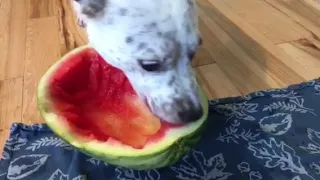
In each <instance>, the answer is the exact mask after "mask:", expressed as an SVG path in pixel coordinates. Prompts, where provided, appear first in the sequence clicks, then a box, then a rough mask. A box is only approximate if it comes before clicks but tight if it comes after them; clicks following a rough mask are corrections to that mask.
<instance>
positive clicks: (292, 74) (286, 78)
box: [199, 0, 305, 87]
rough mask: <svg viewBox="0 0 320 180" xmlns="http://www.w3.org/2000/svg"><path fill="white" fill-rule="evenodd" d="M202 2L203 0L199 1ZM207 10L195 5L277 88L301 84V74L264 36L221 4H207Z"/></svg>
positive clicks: (215, 0) (213, 1) (211, 0)
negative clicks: (250, 58) (264, 70)
mask: <svg viewBox="0 0 320 180" xmlns="http://www.w3.org/2000/svg"><path fill="white" fill-rule="evenodd" d="M202 1H206V0H201V1H200V2H202ZM209 2H210V3H211V6H210V7H205V6H203V5H201V3H199V5H200V7H202V8H203V9H206V11H205V14H206V16H207V17H208V18H210V19H212V20H213V21H215V22H216V23H217V24H218V25H219V26H220V27H222V29H223V30H224V31H226V32H227V33H228V34H229V35H230V37H231V38H232V39H233V40H234V41H235V42H236V43H237V44H238V45H239V46H241V47H242V48H243V50H245V51H246V53H247V54H248V55H249V56H251V57H252V58H253V59H254V60H256V62H257V63H258V64H259V66H260V67H261V68H263V69H266V70H268V72H269V73H270V74H269V75H270V76H271V77H272V78H273V79H274V80H275V81H276V83H277V84H279V85H280V86H281V87H285V86H287V85H288V84H296V83H300V82H303V81H305V79H304V78H303V77H302V76H300V72H301V71H304V69H303V68H302V67H299V66H298V65H297V64H292V62H293V61H292V57H290V56H289V55H287V54H286V53H285V52H283V51H282V50H281V49H280V48H278V47H277V46H276V45H275V44H274V43H272V42H271V41H269V40H268V39H267V38H266V37H265V36H264V35H262V34H261V33H260V32H259V31H257V30H256V29H255V28H253V27H252V26H251V25H250V24H248V23H247V22H245V21H244V20H243V19H241V18H240V17H239V16H238V15H237V14H235V13H233V11H232V9H231V8H230V7H229V6H228V4H226V3H225V2H224V1H220V0H209Z"/></svg>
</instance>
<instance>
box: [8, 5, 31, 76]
mask: <svg viewBox="0 0 320 180" xmlns="http://www.w3.org/2000/svg"><path fill="white" fill-rule="evenodd" d="M11 4H12V7H11V9H12V11H11V13H10V17H11V18H10V34H9V36H8V37H9V45H8V59H7V63H6V71H5V72H6V74H5V79H11V78H17V77H22V76H23V70H24V61H25V47H26V28H27V9H26V0H11Z"/></svg>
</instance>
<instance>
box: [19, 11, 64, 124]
mask: <svg viewBox="0 0 320 180" xmlns="http://www.w3.org/2000/svg"><path fill="white" fill-rule="evenodd" d="M26 57H27V58H26V62H25V71H24V86H23V122H24V123H26V124H30V123H39V122H42V118H41V117H40V113H39V112H38V109H37V102H36V87H37V84H38V82H39V80H40V78H41V77H42V75H43V74H44V73H45V71H46V70H47V69H48V68H49V66H51V65H52V64H53V63H54V62H56V61H57V60H58V59H59V58H60V57H61V53H60V42H59V31H58V21H57V18H56V17H47V18H40V19H34V20H30V21H28V25H27V47H26Z"/></svg>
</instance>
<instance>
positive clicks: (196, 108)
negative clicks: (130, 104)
mask: <svg viewBox="0 0 320 180" xmlns="http://www.w3.org/2000/svg"><path fill="white" fill-rule="evenodd" d="M143 101H144V103H145V104H146V106H147V107H148V108H149V110H150V112H152V113H153V114H154V115H155V116H157V117H158V118H160V119H161V121H162V122H165V123H170V124H176V125H183V124H187V123H192V122H194V121H197V120H199V119H200V118H201V117H202V116H203V114H204V111H203V107H202V105H201V103H199V104H195V103H192V102H190V101H188V100H184V101H175V102H174V103H170V104H163V105H160V106H159V105H155V103H153V101H152V100H148V99H147V98H145V97H144V98H143ZM183 102H184V104H183Z"/></svg>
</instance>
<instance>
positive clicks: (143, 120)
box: [48, 49, 173, 148]
mask: <svg viewBox="0 0 320 180" xmlns="http://www.w3.org/2000/svg"><path fill="white" fill-rule="evenodd" d="M49 84H50V85H49V86H50V87H49V88H48V89H49V94H50V99H51V100H52V103H53V107H54V108H55V110H56V111H57V113H58V114H59V115H60V116H63V117H64V118H65V119H66V120H67V122H68V124H69V125H70V127H71V129H72V130H73V131H74V133H77V134H79V135H81V136H83V137H85V138H88V139H96V140H99V141H107V140H108V139H109V138H113V139H115V140H117V141H120V142H122V143H124V144H127V145H130V146H132V147H134V148H143V147H144V145H145V144H146V143H147V142H154V141H157V140H158V139H161V137H163V136H164V133H165V132H166V130H167V129H169V128H172V127H173V126H172V125H170V124H165V123H164V122H162V121H160V119H158V118H157V117H156V116H154V115H153V114H152V113H151V112H150V110H149V109H148V107H147V106H146V105H145V104H144V103H143V102H142V101H141V100H140V99H139V98H138V96H137V94H136V92H135V91H134V89H133V88H132V86H131V84H130V82H129V81H128V79H127V77H126V76H125V74H124V73H123V72H122V71H121V70H119V69H117V68H115V67H113V66H111V65H109V64H107V63H106V61H104V60H103V59H102V58H101V56H99V55H98V54H97V52H96V51H94V50H93V49H85V50H82V51H80V52H77V53H75V54H72V55H70V56H69V57H67V60H65V61H64V62H63V63H62V64H61V65H60V66H59V67H58V68H57V69H56V70H55V72H54V73H53V74H52V76H51V79H50V82H49Z"/></svg>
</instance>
